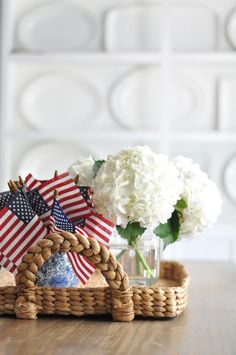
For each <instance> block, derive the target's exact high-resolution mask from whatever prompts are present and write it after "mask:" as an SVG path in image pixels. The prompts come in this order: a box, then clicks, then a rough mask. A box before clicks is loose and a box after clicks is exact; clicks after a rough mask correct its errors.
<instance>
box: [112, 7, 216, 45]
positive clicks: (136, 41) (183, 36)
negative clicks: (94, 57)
mask: <svg viewBox="0 0 236 355" xmlns="http://www.w3.org/2000/svg"><path fill="white" fill-rule="evenodd" d="M163 11H164V10H163V7H162V6H160V5H123V6H117V7H116V8H114V9H111V10H110V11H108V13H107V16H106V19H105V48H106V49H107V50H108V51H155V50H160V49H161V46H162V42H163V36H165V32H166V31H163V26H165V27H166V24H164V22H163V18H166V15H165V13H164V12H163ZM168 15H169V23H170V40H171V47H172V49H173V50H176V51H205V50H214V49H215V48H216V41H217V18H216V15H215V13H214V12H213V11H212V10H210V9H208V8H207V7H204V6H198V5H186V6H183V5H182V6H180V5H178V6H175V5H172V6H170V7H169V9H168ZM166 30H168V29H166Z"/></svg>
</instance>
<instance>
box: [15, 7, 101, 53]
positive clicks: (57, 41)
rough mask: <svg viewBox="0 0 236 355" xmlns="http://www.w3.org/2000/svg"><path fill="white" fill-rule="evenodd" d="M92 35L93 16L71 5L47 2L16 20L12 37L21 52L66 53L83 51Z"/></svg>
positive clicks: (93, 29)
mask: <svg viewBox="0 0 236 355" xmlns="http://www.w3.org/2000/svg"><path fill="white" fill-rule="evenodd" d="M95 33H96V25H95V21H94V18H93V16H92V15H91V14H90V13H89V12H87V11H85V10H84V9H81V8H80V7H78V6H77V5H75V4H73V3H69V2H68V3H66V2H65V3H60V2H58V3H48V4H44V5H42V6H40V7H38V8H33V9H32V10H31V11H29V12H28V13H26V14H25V15H23V16H22V18H20V20H19V22H18V23H17V26H16V38H17V41H18V46H19V47H20V48H21V49H26V50H36V51H69V50H80V49H84V48H87V47H88V46H89V44H90V42H91V41H92V39H93V36H94V35H95Z"/></svg>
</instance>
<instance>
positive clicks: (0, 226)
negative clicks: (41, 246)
mask: <svg viewBox="0 0 236 355" xmlns="http://www.w3.org/2000/svg"><path fill="white" fill-rule="evenodd" d="M46 235H47V229H46V227H45V226H44V225H43V223H42V221H41V220H40V219H39V217H38V216H37V214H36V213H35V212H34V211H33V210H32V208H31V207H30V206H29V204H28V202H27V201H26V200H25V198H24V196H23V194H22V192H21V191H17V192H16V193H15V194H14V195H13V196H12V198H11V199H10V201H9V203H8V204H7V206H6V207H4V208H3V209H1V211H0V252H1V257H0V263H1V265H2V266H4V267H5V268H6V269H7V270H9V271H10V272H12V273H14V274H15V273H16V271H17V266H18V265H19V264H20V262H21V259H22V257H23V255H24V254H25V253H26V251H27V250H28V249H29V247H30V246H31V245H33V244H34V243H35V242H36V241H37V240H40V239H42V238H44V237H46Z"/></svg>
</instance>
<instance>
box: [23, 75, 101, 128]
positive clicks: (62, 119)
mask: <svg viewBox="0 0 236 355" xmlns="http://www.w3.org/2000/svg"><path fill="white" fill-rule="evenodd" d="M19 105H20V110H21V113H22V115H23V117H24V118H26V120H27V121H28V122H29V123H30V124H31V125H32V126H33V127H35V128H37V129H39V130H46V129H63V128H81V124H82V123H84V121H86V123H87V125H89V124H90V123H91V121H92V120H93V119H94V118H95V114H97V112H98V110H99V108H100V96H99V93H98V92H97V90H96V89H95V88H94V87H93V86H92V84H90V83H89V82H88V81H87V80H84V79H82V78H80V77H77V76H76V75H72V74H71V73H61V72H52V73H48V74H44V75H42V76H40V77H38V78H36V79H34V80H33V81H32V82H31V83H30V84H29V85H28V86H26V88H25V89H24V90H23V92H22V94H21V96H20V100H19Z"/></svg>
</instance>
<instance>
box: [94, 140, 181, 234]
mask: <svg viewBox="0 0 236 355" xmlns="http://www.w3.org/2000/svg"><path fill="white" fill-rule="evenodd" d="M93 191H94V204H95V207H96V211H97V212H98V213H101V214H102V215H104V216H105V217H107V218H108V219H110V220H111V221H113V223H115V224H117V225H121V226H122V227H126V225H127V223H128V222H134V221H135V222H140V225H141V226H142V227H149V226H153V227H156V226H157V225H158V224H159V223H166V221H167V220H168V219H169V218H170V217H171V214H172V212H173V210H174V205H175V204H176V201H177V200H178V199H179V198H180V193H181V192H182V183H181V181H180V180H179V178H178V171H177V169H176V168H175V166H174V164H173V163H170V162H169V161H168V158H167V157H166V156H165V155H161V154H155V153H153V152H152V151H151V149H150V148H149V147H147V146H137V147H135V148H127V149H124V150H122V151H121V152H120V153H118V154H117V155H114V156H112V155H110V156H108V159H107V161H106V162H105V163H104V164H103V165H102V167H101V168H100V169H99V171H98V174H97V176H96V177H95V179H94V185H93Z"/></svg>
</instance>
